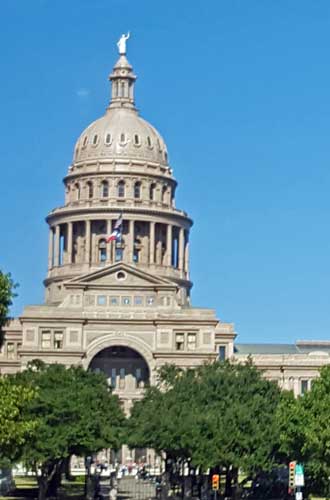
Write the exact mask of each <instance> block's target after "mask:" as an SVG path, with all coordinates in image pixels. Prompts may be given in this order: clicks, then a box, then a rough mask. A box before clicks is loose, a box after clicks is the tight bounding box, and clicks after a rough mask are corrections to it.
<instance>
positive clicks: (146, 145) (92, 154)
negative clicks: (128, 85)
mask: <svg viewBox="0 0 330 500" xmlns="http://www.w3.org/2000/svg"><path fill="white" fill-rule="evenodd" d="M74 151H75V152H74V159H73V162H74V163H77V162H81V161H86V160H100V159H111V160H113V159H120V158H125V159H130V160H132V161H134V160H140V161H146V162H153V163H159V164H162V165H167V164H168V160H167V148H166V144H165V142H164V140H163V138H162V137H161V135H160V134H159V133H158V132H157V130H156V129H155V128H154V127H153V126H152V125H150V123H148V122H147V121H145V120H143V118H141V117H140V116H139V115H138V113H137V111H136V109H135V108H125V107H122V108H120V107H113V108H112V107H111V106H110V107H109V108H108V109H107V112H106V114H105V115H104V116H103V117H101V118H99V119H98V120H96V121H94V122H93V123H91V124H90V125H89V126H88V127H87V128H86V129H85V130H84V131H83V133H82V134H81V135H80V137H79V139H78V141H77V143H76V146H75V150H74Z"/></svg>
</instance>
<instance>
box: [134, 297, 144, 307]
mask: <svg viewBox="0 0 330 500" xmlns="http://www.w3.org/2000/svg"><path fill="white" fill-rule="evenodd" d="M142 304H143V297H141V296H140V295H137V296H136V297H134V305H135V306H142Z"/></svg>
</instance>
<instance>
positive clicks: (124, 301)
mask: <svg viewBox="0 0 330 500" xmlns="http://www.w3.org/2000/svg"><path fill="white" fill-rule="evenodd" d="M122 304H123V305H124V306H129V305H130V304H131V297H123V298H122Z"/></svg>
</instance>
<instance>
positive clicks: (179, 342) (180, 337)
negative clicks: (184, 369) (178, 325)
mask: <svg viewBox="0 0 330 500" xmlns="http://www.w3.org/2000/svg"><path fill="white" fill-rule="evenodd" d="M175 349H176V350H177V351H183V350H184V334H183V333H177V334H176V335H175Z"/></svg>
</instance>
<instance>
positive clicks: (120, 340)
mask: <svg viewBox="0 0 330 500" xmlns="http://www.w3.org/2000/svg"><path fill="white" fill-rule="evenodd" d="M109 348H117V349H119V348H126V349H131V350H132V351H135V352H136V353H137V354H138V355H139V356H140V357H141V358H142V359H143V360H144V362H145V363H146V366H147V369H148V372H149V383H150V384H151V385H152V384H153V383H154V378H155V372H156V363H155V359H154V357H153V354H152V351H151V349H150V347H149V346H148V345H147V344H146V343H145V342H144V341H143V340H141V339H139V338H136V337H135V336H133V335H130V334H125V335H118V334H107V335H103V336H102V337H99V338H97V339H94V341H93V342H91V344H90V345H89V346H88V348H87V352H86V357H85V359H84V360H83V366H84V368H85V369H86V370H87V369H89V368H90V367H91V365H92V362H93V360H94V358H96V357H97V355H98V354H99V353H101V352H102V351H105V350H107V349H109ZM121 352H123V350H121ZM108 354H111V355H112V354H113V351H108ZM127 354H128V352H127ZM96 368H97V367H96Z"/></svg>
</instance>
